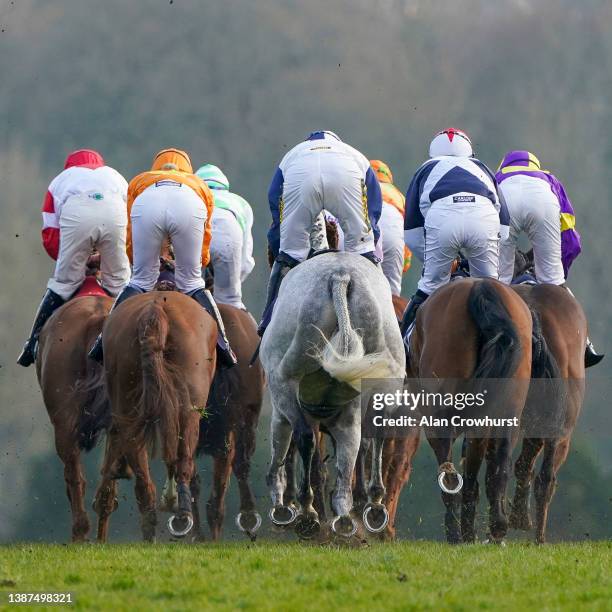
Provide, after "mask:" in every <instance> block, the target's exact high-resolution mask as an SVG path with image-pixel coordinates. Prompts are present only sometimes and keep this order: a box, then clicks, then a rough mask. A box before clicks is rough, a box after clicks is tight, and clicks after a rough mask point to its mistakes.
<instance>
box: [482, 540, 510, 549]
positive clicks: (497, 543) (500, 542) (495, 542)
mask: <svg viewBox="0 0 612 612" xmlns="http://www.w3.org/2000/svg"><path fill="white" fill-rule="evenodd" d="M483 544H493V545H494V546H501V548H506V541H505V540H495V539H493V538H487V539H486V540H484V541H483Z"/></svg>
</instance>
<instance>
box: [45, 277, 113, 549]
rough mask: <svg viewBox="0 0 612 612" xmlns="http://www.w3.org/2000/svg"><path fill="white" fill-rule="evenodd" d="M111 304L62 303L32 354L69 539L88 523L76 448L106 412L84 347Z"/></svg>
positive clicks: (106, 300)
mask: <svg viewBox="0 0 612 612" xmlns="http://www.w3.org/2000/svg"><path fill="white" fill-rule="evenodd" d="M90 278H91V277H90ZM92 280H93V278H92ZM86 282H91V281H89V280H88V281H86ZM112 303H113V300H112V299H111V298H110V297H108V296H106V295H87V296H84V297H77V298H75V299H72V300H70V301H69V302H67V303H66V304H64V305H63V306H62V307H61V308H59V309H58V310H57V311H56V312H55V313H54V314H53V316H52V317H51V318H50V319H49V320H48V321H47V323H46V324H45V326H44V328H43V330H42V332H41V334H40V338H39V345H38V352H37V356H36V373H37V376H38V382H39V384H40V389H41V391H42V395H43V400H44V402H45V407H46V408H47V412H48V413H49V418H50V419H51V423H52V424H53V428H54V432H55V449H56V451H57V454H58V456H59V458H60V459H61V460H62V462H63V464H64V479H65V481H66V493H67V495H68V500H69V502H70V508H71V510H72V540H73V541H75V542H78V541H83V540H86V539H87V535H88V533H89V527H90V525H89V518H88V517H87V512H86V510H85V505H84V496H85V485H86V480H85V476H84V474H83V468H82V465H81V451H82V450H86V451H88V450H91V449H92V448H93V447H94V446H95V443H96V441H97V438H98V436H99V433H100V432H101V431H102V430H103V429H104V428H105V427H106V425H107V424H108V422H107V421H108V419H109V416H110V414H109V409H108V402H107V397H106V393H105V389H104V384H103V370H102V367H101V366H100V365H98V364H97V363H95V362H94V361H92V360H91V359H88V358H87V351H88V350H89V347H90V346H91V343H92V342H93V340H95V338H96V336H97V335H98V334H99V333H100V331H101V330H102V325H103V323H104V319H105V318H106V315H107V314H108V311H109V310H110V307H111V305H112Z"/></svg>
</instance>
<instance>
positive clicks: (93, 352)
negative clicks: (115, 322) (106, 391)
mask: <svg viewBox="0 0 612 612" xmlns="http://www.w3.org/2000/svg"><path fill="white" fill-rule="evenodd" d="M141 293H144V291H143V290H142V289H139V288H138V287H134V286H132V285H127V286H126V287H125V288H124V289H123V291H122V292H121V293H120V294H119V295H118V296H117V297H116V298H115V303H114V304H113V307H112V308H111V309H110V312H109V313H108V314H109V315H110V313H111V312H113V310H115V308H117V306H119V304H121V302H125V300H127V299H128V298H131V297H134V296H135V295H140V294H141ZM87 356H88V357H89V358H90V359H93V360H94V361H97V362H98V363H102V361H103V360H104V354H103V352H102V334H101V333H100V334H98V337H97V338H96V341H95V342H94V344H93V346H92V347H91V349H90V350H89V353H87Z"/></svg>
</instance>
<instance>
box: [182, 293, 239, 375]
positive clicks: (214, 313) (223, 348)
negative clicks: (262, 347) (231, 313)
mask: <svg viewBox="0 0 612 612" xmlns="http://www.w3.org/2000/svg"><path fill="white" fill-rule="evenodd" d="M188 295H189V296H190V297H192V298H193V299H194V300H195V301H196V302H197V303H198V304H199V305H200V306H202V308H204V310H205V311H206V312H207V313H208V314H209V315H210V316H211V317H212V318H213V319H214V320H215V322H216V323H217V327H218V329H219V333H218V334H217V357H218V359H219V361H220V363H221V365H223V366H225V367H226V368H231V367H232V366H235V365H236V364H237V363H238V359H236V355H235V354H234V351H232V347H231V346H230V344H229V340H228V339H227V334H226V333H225V325H223V319H222V318H221V313H220V312H219V309H218V308H217V304H216V303H215V299H214V298H213V296H212V293H211V292H210V291H208V289H203V288H202V289H196V290H195V291H192V292H191V293H189V294H188Z"/></svg>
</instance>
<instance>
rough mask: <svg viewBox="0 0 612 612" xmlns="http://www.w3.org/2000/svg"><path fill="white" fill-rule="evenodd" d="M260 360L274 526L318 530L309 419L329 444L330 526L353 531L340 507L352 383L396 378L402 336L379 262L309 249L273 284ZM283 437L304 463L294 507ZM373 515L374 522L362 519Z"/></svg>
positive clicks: (351, 462) (355, 411)
mask: <svg viewBox="0 0 612 612" xmlns="http://www.w3.org/2000/svg"><path fill="white" fill-rule="evenodd" d="M260 359H261V363H262V364H263V367H264V370H265V372H266V375H267V378H268V384H269V389H270V394H271V398H272V436H271V442H272V459H271V463H270V469H269V472H268V477H267V483H268V486H269V488H270V494H271V498H272V508H271V510H270V518H271V520H272V521H273V522H274V523H275V524H277V525H289V524H291V523H293V522H294V521H295V529H296V531H297V533H298V535H300V536H301V537H304V538H308V537H313V536H314V535H316V534H317V533H318V532H319V530H320V522H319V517H318V515H317V512H316V511H315V509H314V507H313V491H312V487H311V478H310V476H311V463H312V457H313V454H314V451H315V444H316V439H315V432H314V427H315V426H316V425H317V424H319V425H321V426H323V427H324V428H325V430H326V431H327V432H329V434H330V435H331V436H332V437H333V439H334V441H335V446H336V467H337V479H336V487H335V490H334V493H333V495H332V510H333V512H334V514H335V518H334V519H333V521H332V523H331V528H332V530H333V532H334V533H336V534H338V535H341V536H347V537H348V536H351V535H353V534H354V533H355V531H356V529H357V524H356V522H355V521H354V519H353V518H352V517H351V516H350V512H351V509H352V507H353V495H352V478H353V470H354V468H355V461H356V458H357V453H358V451H359V447H360V443H361V416H362V402H361V397H360V391H361V380H362V379H381V380H383V382H384V381H386V380H391V379H393V380H397V379H400V380H403V378H404V373H405V355H404V348H403V344H402V338H401V334H400V331H399V327H398V324H397V319H396V316H395V312H394V310H393V305H392V301H391V291H390V289H389V285H388V283H387V280H386V279H385V277H384V276H383V274H382V271H381V269H380V268H379V267H378V266H376V265H373V264H372V262H371V261H368V260H367V259H365V258H364V257H361V256H359V255H356V254H353V253H336V252H334V253H325V254H321V255H317V256H315V257H313V258H312V259H309V260H307V261H305V262H304V263H302V264H300V265H299V266H297V267H296V268H294V269H293V270H291V271H290V272H289V273H288V274H287V276H286V277H285V279H284V280H283V283H282V285H281V288H280V291H279V295H278V299H277V302H276V304H275V306H274V312H273V315H272V319H271V322H270V325H269V326H268V328H267V330H266V332H265V334H264V337H263V340H262V343H261V352H260ZM292 435H293V437H294V439H295V441H296V445H297V448H298V451H299V453H300V456H301V459H302V463H303V466H304V470H303V478H302V482H301V485H300V490H299V495H298V501H299V503H300V506H301V509H300V512H299V513H298V512H297V511H296V509H295V508H293V506H290V505H284V504H283V493H284V489H285V484H286V477H285V469H284V461H285V457H286V454H287V449H288V447H289V444H290V441H291V438H292ZM382 443H383V440H382V439H375V440H373V442H372V450H373V452H372V472H371V480H370V483H369V487H368V493H369V502H370V503H369V505H368V506H367V507H366V509H365V511H364V524H365V525H366V527H367V528H368V529H369V530H370V531H380V530H382V529H384V527H385V526H386V521H387V520H388V515H387V512H386V509H385V507H384V505H382V503H381V502H382V498H383V495H384V492H385V490H384V485H383V481H382V465H381V463H382ZM370 513H371V516H370V520H369V521H368V515H369V514H370ZM376 515H377V517H378V518H376V521H378V524H377V525H376V524H373V523H372V518H373V517H374V516H376ZM381 525H382V526H381Z"/></svg>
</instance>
